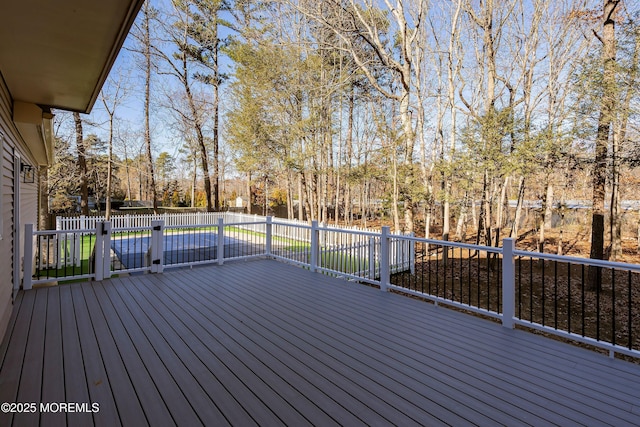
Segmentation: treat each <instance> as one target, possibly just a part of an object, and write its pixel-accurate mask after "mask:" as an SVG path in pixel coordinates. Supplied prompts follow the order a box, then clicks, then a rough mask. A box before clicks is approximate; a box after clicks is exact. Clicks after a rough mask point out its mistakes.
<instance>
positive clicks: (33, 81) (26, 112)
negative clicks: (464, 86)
mask: <svg viewBox="0 0 640 427" xmlns="http://www.w3.org/2000/svg"><path fill="white" fill-rule="evenodd" d="M142 4H143V1H142V0H109V1H99V2H93V1H92V2H87V1H84V0H60V1H49V0H30V1H28V2H23V1H6V2H2V5H1V6H0V153H2V155H1V156H0V171H1V173H0V190H1V191H0V213H1V215H0V260H1V261H0V337H1V336H2V335H4V332H5V330H6V327H7V324H8V321H9V317H10V315H11V308H12V301H13V298H14V297H15V294H16V291H17V290H18V289H19V288H20V286H21V282H22V254H21V248H22V245H23V239H24V236H23V234H24V224H26V223H33V224H38V212H39V207H40V205H41V204H42V203H45V204H46V197H44V198H43V197H40V195H41V191H40V189H39V183H40V181H41V178H42V176H43V174H46V170H47V167H48V166H49V165H50V164H51V162H52V160H53V140H52V119H53V115H52V113H51V111H52V109H54V108H55V109H63V110H69V111H78V112H82V113H87V112H89V111H90V110H91V108H92V107H93V104H94V103H95V101H96V98H97V97H98V94H99V92H100V89H101V87H102V85H103V83H104V81H105V79H106V78H107V75H108V74H109V71H110V69H111V66H112V65H113V62H114V61H115V59H116V56H117V55H118V52H119V51H120V48H121V47H122V44H123V42H124V40H125V38H126V36H127V34H128V32H129V29H130V28H131V26H132V25H133V21H134V20H135V17H136V15H137V13H138V11H139V10H140V7H141V6H142ZM43 200H44V202H43Z"/></svg>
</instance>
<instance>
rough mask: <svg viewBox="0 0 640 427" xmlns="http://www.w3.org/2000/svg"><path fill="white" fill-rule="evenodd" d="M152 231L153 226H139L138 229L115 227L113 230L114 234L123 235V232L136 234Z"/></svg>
mask: <svg viewBox="0 0 640 427" xmlns="http://www.w3.org/2000/svg"><path fill="white" fill-rule="evenodd" d="M151 229H152V227H151V226H144V225H141V226H138V227H113V228H112V229H111V232H112V233H122V232H126V231H132V232H136V231H150V230H151Z"/></svg>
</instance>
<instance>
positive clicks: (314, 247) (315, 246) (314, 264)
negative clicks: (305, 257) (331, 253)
mask: <svg viewBox="0 0 640 427" xmlns="http://www.w3.org/2000/svg"><path fill="white" fill-rule="evenodd" d="M319 237H320V233H319V230H318V221H317V220H313V221H311V254H310V255H311V259H310V260H309V266H310V269H311V271H313V272H314V273H315V272H316V271H318V252H320V239H319Z"/></svg>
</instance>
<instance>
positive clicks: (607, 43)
mask: <svg viewBox="0 0 640 427" xmlns="http://www.w3.org/2000/svg"><path fill="white" fill-rule="evenodd" d="M618 3H619V0H615V1H614V0H604V28H603V34H602V43H603V49H602V62H603V67H604V71H603V76H602V84H603V96H602V101H601V104H600V115H599V117H598V130H597V133H596V150H595V161H594V164H593V173H592V176H593V179H592V184H593V207H592V209H593V211H592V218H591V252H590V254H589V255H590V257H591V258H593V259H603V258H604V197H605V185H606V179H607V147H608V143H609V133H610V130H611V124H612V123H613V118H614V114H615V96H616V89H615V86H616V76H615V74H616V64H615V61H616V38H615V14H616V9H617V6H618ZM600 286H601V283H600V269H599V268H596V267H591V268H589V288H590V289H592V290H594V289H598V288H599V287H600Z"/></svg>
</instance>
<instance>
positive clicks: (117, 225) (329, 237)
mask: <svg viewBox="0 0 640 427" xmlns="http://www.w3.org/2000/svg"><path fill="white" fill-rule="evenodd" d="M220 218H222V219H223V220H224V223H225V224H236V226H237V227H238V228H242V229H244V230H250V231H253V232H256V233H265V231H266V229H265V223H266V217H264V216H261V215H248V214H243V213H234V212H194V213H164V214H158V215H154V214H141V215H114V216H112V217H111V218H110V221H111V227H112V229H113V231H114V232H117V231H118V230H119V229H134V228H148V227H151V222H152V221H163V222H164V226H165V227H181V226H193V225H203V226H205V225H216V224H217V223H218V221H219V219H220ZM102 221H106V218H105V217H104V216H84V215H80V216H76V217H58V218H56V230H59V231H66V230H87V229H95V228H96V224H97V223H99V222H102ZM308 226H309V224H308V223H306V222H304V221H299V220H295V219H283V218H274V223H273V236H276V237H280V238H283V239H292V240H296V241H303V242H310V241H311V234H310V232H309V229H308ZM319 226H320V227H322V228H324V229H328V230H325V231H324V232H322V233H321V236H320V241H321V242H322V244H323V245H324V246H327V247H331V246H343V245H352V244H356V243H362V242H363V240H362V237H358V235H357V234H350V233H345V231H346V232H356V233H358V232H367V233H380V230H379V229H373V228H362V227H354V226H340V227H337V226H333V225H326V224H323V223H320V224H319ZM329 230H330V231H329ZM333 230H335V231H336V232H332V231H333Z"/></svg>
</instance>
